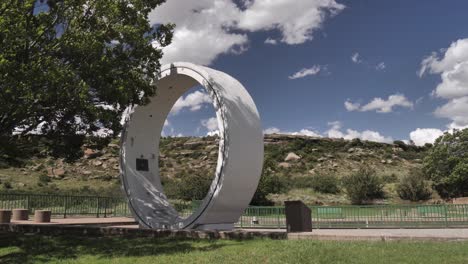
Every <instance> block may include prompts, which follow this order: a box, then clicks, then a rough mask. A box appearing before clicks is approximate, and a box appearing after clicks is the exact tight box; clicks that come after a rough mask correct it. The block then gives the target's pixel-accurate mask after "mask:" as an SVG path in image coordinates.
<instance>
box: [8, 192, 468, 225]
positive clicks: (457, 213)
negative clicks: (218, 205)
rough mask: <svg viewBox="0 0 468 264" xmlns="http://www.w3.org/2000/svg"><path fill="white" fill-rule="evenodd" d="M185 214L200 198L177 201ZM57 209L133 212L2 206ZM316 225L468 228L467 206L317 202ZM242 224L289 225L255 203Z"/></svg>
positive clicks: (81, 209) (114, 202) (95, 205)
mask: <svg viewBox="0 0 468 264" xmlns="http://www.w3.org/2000/svg"><path fill="white" fill-rule="evenodd" d="M172 204H173V205H174V207H175V208H176V209H177V210H178V211H179V212H180V214H181V215H182V216H188V215H190V214H191V213H192V212H193V210H195V209H196V208H197V207H198V205H199V201H194V202H183V201H172ZM14 208H24V209H28V210H29V212H30V213H31V214H32V213H34V211H35V210H37V209H41V210H44V209H45V210H51V211H52V215H53V216H54V217H71V216H74V217H76V216H88V217H116V216H131V213H130V210H129V209H128V205H127V202H126V200H125V199H124V198H120V197H119V198H116V197H97V196H66V195H37V194H6V193H4V194H1V193H0V209H14ZM310 209H311V211H312V227H313V228H431V227H432V228H449V227H468V204H467V205H463V204H462V205H454V204H446V205H445V204H443V205H369V206H351V205H349V206H311V207H310ZM237 226H238V227H242V228H286V217H285V212H284V207H282V206H249V207H248V208H247V209H246V210H245V212H244V214H243V215H242V216H241V218H240V219H239V222H238V223H237Z"/></svg>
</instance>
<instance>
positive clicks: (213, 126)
mask: <svg viewBox="0 0 468 264" xmlns="http://www.w3.org/2000/svg"><path fill="white" fill-rule="evenodd" d="M201 124H202V126H204V127H205V128H206V129H207V130H208V131H214V130H217V129H218V119H216V117H211V118H208V119H204V120H202V121H201Z"/></svg>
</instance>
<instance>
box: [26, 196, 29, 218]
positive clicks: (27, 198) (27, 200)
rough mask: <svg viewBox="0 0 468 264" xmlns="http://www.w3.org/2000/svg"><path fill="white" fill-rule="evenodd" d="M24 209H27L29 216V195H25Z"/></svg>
mask: <svg viewBox="0 0 468 264" xmlns="http://www.w3.org/2000/svg"><path fill="white" fill-rule="evenodd" d="M26 209H28V214H29V194H26Z"/></svg>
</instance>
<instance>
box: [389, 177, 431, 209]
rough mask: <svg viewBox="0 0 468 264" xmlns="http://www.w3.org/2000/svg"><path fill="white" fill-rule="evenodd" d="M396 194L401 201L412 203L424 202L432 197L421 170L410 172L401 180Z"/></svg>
mask: <svg viewBox="0 0 468 264" xmlns="http://www.w3.org/2000/svg"><path fill="white" fill-rule="evenodd" d="M397 193H398V196H400V198H401V199H403V200H410V201H413V202H417V201H426V200H429V199H430V198H431V196H432V189H431V186H430V184H429V183H428V182H427V181H426V179H425V178H424V174H423V173H422V171H421V170H418V169H414V170H411V171H410V173H409V174H408V175H406V176H405V177H403V178H401V180H400V183H399V184H398V186H397Z"/></svg>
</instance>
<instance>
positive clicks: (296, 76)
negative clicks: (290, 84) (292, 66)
mask: <svg viewBox="0 0 468 264" xmlns="http://www.w3.org/2000/svg"><path fill="white" fill-rule="evenodd" d="M321 70H322V66H320V65H314V66H312V68H303V69H302V70H300V71H298V72H296V73H294V74H293V75H291V76H289V77H288V78H289V79H291V80H294V79H300V78H304V77H306V76H309V75H316V74H318V73H319V72H320V71H321Z"/></svg>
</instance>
